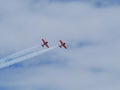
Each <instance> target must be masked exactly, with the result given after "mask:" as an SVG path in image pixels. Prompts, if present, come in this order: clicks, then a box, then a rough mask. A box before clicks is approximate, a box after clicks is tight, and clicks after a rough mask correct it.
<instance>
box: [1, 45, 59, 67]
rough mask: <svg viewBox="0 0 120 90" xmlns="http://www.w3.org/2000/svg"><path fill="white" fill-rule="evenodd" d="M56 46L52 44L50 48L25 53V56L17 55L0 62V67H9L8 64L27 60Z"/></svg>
mask: <svg viewBox="0 0 120 90" xmlns="http://www.w3.org/2000/svg"><path fill="white" fill-rule="evenodd" d="M57 47H58V46H53V47H51V48H48V49H44V50H42V51H37V52H33V53H31V54H28V55H25V56H21V57H19V58H17V59H13V60H11V61H6V62H3V63H0V69H2V68H5V67H9V66H11V65H13V64H16V63H19V62H22V61H25V60H29V59H30V58H33V57H35V56H38V55H40V54H43V53H45V52H48V51H50V50H53V49H55V48H57Z"/></svg>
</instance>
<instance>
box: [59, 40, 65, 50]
mask: <svg viewBox="0 0 120 90" xmlns="http://www.w3.org/2000/svg"><path fill="white" fill-rule="evenodd" d="M65 44H66V43H64V42H63V41H62V40H60V45H59V47H60V48H62V47H64V48H65V49H67V46H66V45H65Z"/></svg>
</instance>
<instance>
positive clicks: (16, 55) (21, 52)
mask: <svg viewBox="0 0 120 90" xmlns="http://www.w3.org/2000/svg"><path fill="white" fill-rule="evenodd" d="M38 47H40V46H34V47H32V48H28V49H24V50H21V51H19V52H16V53H14V54H11V55H9V56H7V57H5V58H2V59H0V62H6V61H10V60H13V59H15V58H18V57H21V56H23V55H26V54H29V53H31V52H33V51H34V50H35V49H37V48H38Z"/></svg>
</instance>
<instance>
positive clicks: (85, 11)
mask: <svg viewBox="0 0 120 90" xmlns="http://www.w3.org/2000/svg"><path fill="white" fill-rule="evenodd" d="M6 2H9V3H6ZM0 7H1V8H2V9H1V10H0V13H1V15H3V16H2V17H1V18H2V19H1V22H0V42H1V44H0V49H1V51H0V53H1V55H2V54H3V55H6V54H8V53H9V52H8V51H12V52H15V51H17V50H19V49H23V48H27V47H31V46H34V45H36V44H40V39H41V38H46V39H47V40H48V41H49V43H50V45H55V44H57V43H58V40H59V39H62V40H65V41H66V42H67V44H68V45H70V46H71V47H70V48H69V46H68V50H64V49H57V50H55V51H54V52H53V53H52V52H50V53H48V54H47V56H48V57H49V59H50V60H53V59H54V60H55V61H57V60H58V61H60V60H61V59H62V60H63V62H61V63H66V64H65V66H64V67H62V66H60V67H57V65H58V64H56V65H53V64H51V65H49V64H48V63H45V64H46V65H43V66H39V65H36V66H35V65H33V66H32V67H30V65H31V63H33V64H34V63H35V64H36V63H37V61H38V62H39V60H41V59H43V58H42V57H43V56H42V57H41V56H38V57H37V58H34V59H33V60H32V61H31V62H24V63H22V64H23V67H21V68H16V69H15V68H12V67H11V68H7V69H4V70H1V72H0V87H8V88H12V89H14V88H17V89H18V88H19V89H20V90H27V89H28V90H35V89H36V90H37V89H40V88H41V89H42V88H43V89H45V90H57V89H58V90H73V89H76V90H80V89H82V90H88V89H89V90H96V89H97V90H100V89H102V90H106V89H108V90H109V89H110V88H112V89H116V90H118V89H119V88H120V87H119V83H120V79H119V75H118V74H119V68H120V67H119V63H120V62H119V50H120V48H119V45H120V43H119V37H120V36H119V33H120V31H119V29H120V26H119V23H120V12H119V11H120V7H118V6H114V7H109V8H96V7H93V6H90V5H89V4H84V3H80V2H69V3H59V2H56V3H45V2H42V3H37V4H34V3H31V2H29V1H27V0H26V1H23V0H22V1H15V0H13V1H8V0H5V1H1V4H0ZM84 40H85V41H88V42H93V43H94V45H90V46H84V47H83V48H80V47H79V46H78V47H76V46H77V45H78V44H79V43H80V42H81V41H84ZM73 46H74V47H75V48H72V47H73ZM44 57H46V55H45V56H44ZM47 59H48V58H46V59H45V60H47ZM64 59H65V60H66V62H65V60H64ZM34 60H35V61H34ZM55 61H53V62H55ZM39 63H40V62H39ZM62 65H63V64H62ZM91 68H95V69H97V68H100V69H101V71H100V72H99V70H98V72H96V73H95V72H94V71H92V70H91ZM11 82H12V83H11Z"/></svg>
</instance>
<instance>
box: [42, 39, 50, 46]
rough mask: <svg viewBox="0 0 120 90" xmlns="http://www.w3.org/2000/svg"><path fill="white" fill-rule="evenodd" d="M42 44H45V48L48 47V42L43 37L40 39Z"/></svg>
mask: <svg viewBox="0 0 120 90" xmlns="http://www.w3.org/2000/svg"><path fill="white" fill-rule="evenodd" d="M42 42H43V44H42V45H41V46H42V47H44V46H46V47H47V48H49V45H48V42H47V41H45V40H44V39H42Z"/></svg>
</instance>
